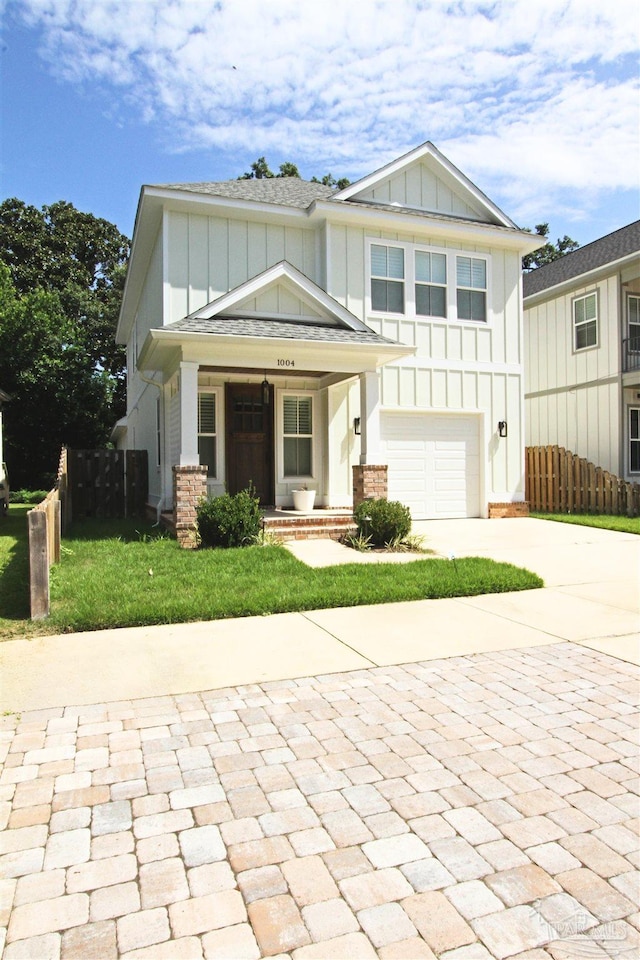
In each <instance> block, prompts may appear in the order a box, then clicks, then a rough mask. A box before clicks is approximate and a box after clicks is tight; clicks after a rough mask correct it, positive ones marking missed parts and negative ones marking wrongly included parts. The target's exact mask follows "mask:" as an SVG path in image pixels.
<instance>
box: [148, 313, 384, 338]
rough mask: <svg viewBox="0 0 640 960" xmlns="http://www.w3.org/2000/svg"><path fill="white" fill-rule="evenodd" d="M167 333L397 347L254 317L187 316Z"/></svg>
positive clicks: (345, 332)
mask: <svg viewBox="0 0 640 960" xmlns="http://www.w3.org/2000/svg"><path fill="white" fill-rule="evenodd" d="M162 329H163V330H175V331H176V332H184V333H207V334H212V335H214V336H232V337H265V338H267V339H280V340H313V341H316V342H319V343H359V344H386V345H389V344H394V345H395V343H396V341H395V340H389V339H387V337H381V336H379V334H377V333H374V331H373V330H349V329H347V328H346V327H332V326H327V325H326V324H322V323H302V322H294V321H289V320H261V319H253V318H252V317H211V318H209V319H197V318H194V317H185V319H184V320H176V322H175V323H169V324H167V326H166V327H163V328H162Z"/></svg>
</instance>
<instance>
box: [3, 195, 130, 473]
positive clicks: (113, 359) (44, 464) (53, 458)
mask: <svg viewBox="0 0 640 960" xmlns="http://www.w3.org/2000/svg"><path fill="white" fill-rule="evenodd" d="M128 255H129V241H128V240H127V238H126V237H125V236H123V235H122V234H121V233H120V232H119V231H118V229H117V227H115V226H114V224H112V223H109V222H108V221H107V220H102V219H99V218H97V217H94V216H92V215H91V214H87V213H82V212H81V211H79V210H77V209H76V208H75V207H74V206H73V205H72V204H70V203H65V202H63V201H60V202H58V203H54V204H52V205H51V206H45V207H43V208H42V210H38V209H37V208H36V207H33V206H29V205H27V204H25V203H24V202H23V201H21V200H17V199H15V198H13V199H9V200H5V201H4V202H3V203H2V204H0V265H4V267H5V269H4V270H3V272H2V291H3V294H2V297H3V300H2V306H1V309H0V383H1V384H3V389H5V390H6V391H7V392H8V393H10V394H11V395H12V397H13V401H12V403H11V405H10V407H8V409H7V413H6V417H5V425H6V427H5V435H6V438H7V443H6V447H7V459H8V460H9V459H10V460H11V464H10V470H11V471H12V484H13V485H14V486H16V485H19V486H28V485H30V484H31V485H34V484H35V485H37V486H41V485H42V484H43V483H44V482H45V481H46V480H48V478H49V477H50V475H51V472H52V471H54V470H55V467H56V465H57V460H58V454H59V450H60V446H61V445H62V443H67V444H68V445H69V446H76V447H77V446H99V445H102V444H104V443H105V441H106V440H107V439H108V436H109V429H110V427H111V426H112V425H113V423H114V422H115V421H116V420H117V419H118V418H119V417H121V416H122V414H123V413H124V404H125V391H126V383H125V376H126V371H125V354H124V349H123V348H122V347H120V346H118V345H116V343H115V329H116V324H117V319H118V313H119V310H120V303H121V299H122V291H123V289H124V280H125V274H126V263H127V258H128Z"/></svg>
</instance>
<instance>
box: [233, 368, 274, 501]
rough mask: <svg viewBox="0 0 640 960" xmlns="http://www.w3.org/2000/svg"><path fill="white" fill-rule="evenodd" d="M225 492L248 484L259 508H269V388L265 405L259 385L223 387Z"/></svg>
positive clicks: (271, 436)
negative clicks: (224, 401) (224, 399)
mask: <svg viewBox="0 0 640 960" xmlns="http://www.w3.org/2000/svg"><path fill="white" fill-rule="evenodd" d="M226 401H227V402H226V408H227V415H226V421H227V437H226V439H227V453H226V459H227V490H228V492H229V493H231V494H234V493H238V491H239V490H245V489H246V488H247V487H248V486H249V484H251V485H252V486H253V487H254V488H255V490H256V493H257V495H258V497H259V498H260V503H261V504H262V505H263V506H266V505H269V504H273V503H274V497H273V387H271V386H270V387H269V402H268V403H265V402H264V398H263V395H262V386H261V384H259V383H244V384H239V383H229V384H227V397H226Z"/></svg>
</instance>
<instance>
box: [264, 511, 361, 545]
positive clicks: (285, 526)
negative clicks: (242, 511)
mask: <svg viewBox="0 0 640 960" xmlns="http://www.w3.org/2000/svg"><path fill="white" fill-rule="evenodd" d="M263 523H264V528H265V530H268V531H269V532H271V533H273V534H275V536H277V537H278V538H279V539H280V540H327V539H330V540H341V539H342V537H344V536H345V534H347V533H352V532H354V531H355V529H356V525H355V523H354V522H353V514H352V513H351V511H350V510H321V509H320V510H313V511H312V512H311V513H298V511H297V510H286V509H285V510H282V509H277V510H267V511H265V515H264V521H263Z"/></svg>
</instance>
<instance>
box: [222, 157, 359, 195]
mask: <svg viewBox="0 0 640 960" xmlns="http://www.w3.org/2000/svg"><path fill="white" fill-rule="evenodd" d="M278 169H279V172H278V173H274V172H273V170H271V169H270V168H269V164H268V163H267V161H266V159H265V158H264V157H258V159H257V160H255V161H254V162H253V163H252V164H251V170H250V171H248V172H247V173H243V174H242V176H241V177H238V180H269V179H271V178H272V177H297V178H298V180H299V179H300V171H299V170H298V168H297V166H296V165H295V163H291V162H290V161H289V160H287V161H285V162H284V163H281V164H280V167H279V168H278ZM311 183H324V185H325V186H326V187H337V188H338V190H343V189H344V187H347V186H348V185H349V180H347V178H346V177H342V178H341V179H340V180H336V179H335V177H333V176H332V175H331V174H330V173H327V174H325V175H324V177H323V178H322V179H321V180H318V178H317V177H311Z"/></svg>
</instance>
